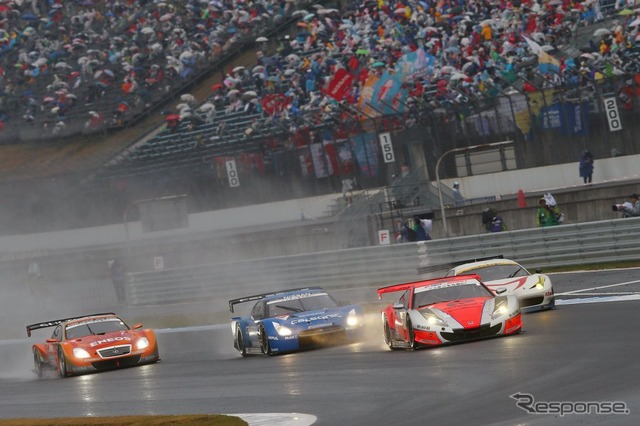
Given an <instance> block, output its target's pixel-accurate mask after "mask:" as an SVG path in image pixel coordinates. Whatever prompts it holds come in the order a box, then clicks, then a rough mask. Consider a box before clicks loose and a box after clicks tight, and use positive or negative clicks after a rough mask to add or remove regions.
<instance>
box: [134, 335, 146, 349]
mask: <svg viewBox="0 0 640 426" xmlns="http://www.w3.org/2000/svg"><path fill="white" fill-rule="evenodd" d="M136 346H137V347H138V349H144V348H147V347H149V339H147V338H146V337H141V338H140V339H139V340H138V344H137V345H136Z"/></svg>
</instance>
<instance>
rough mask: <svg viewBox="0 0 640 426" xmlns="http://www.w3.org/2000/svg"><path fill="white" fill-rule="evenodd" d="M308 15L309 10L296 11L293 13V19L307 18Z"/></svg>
mask: <svg viewBox="0 0 640 426" xmlns="http://www.w3.org/2000/svg"><path fill="white" fill-rule="evenodd" d="M308 14H309V12H308V11H307V10H304V9H300V10H296V11H295V12H293V13H292V14H291V16H293V17H296V16H305V15H308Z"/></svg>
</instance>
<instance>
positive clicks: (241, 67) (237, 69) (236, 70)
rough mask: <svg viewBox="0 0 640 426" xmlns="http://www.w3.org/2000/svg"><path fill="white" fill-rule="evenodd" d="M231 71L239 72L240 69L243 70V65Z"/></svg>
mask: <svg viewBox="0 0 640 426" xmlns="http://www.w3.org/2000/svg"><path fill="white" fill-rule="evenodd" d="M232 71H233V72H240V71H244V67H243V66H239V67H235V68H234V69H233V70H232Z"/></svg>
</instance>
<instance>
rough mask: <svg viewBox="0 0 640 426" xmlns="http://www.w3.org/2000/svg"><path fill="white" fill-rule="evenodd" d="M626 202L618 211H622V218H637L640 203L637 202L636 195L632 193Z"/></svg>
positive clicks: (639, 213) (639, 212)
mask: <svg viewBox="0 0 640 426" xmlns="http://www.w3.org/2000/svg"><path fill="white" fill-rule="evenodd" d="M627 199H628V201H627V202H626V203H624V204H622V205H620V207H621V208H619V209H618V211H622V217H637V216H640V201H638V194H636V193H633V194H631V195H629V197H628V198H627Z"/></svg>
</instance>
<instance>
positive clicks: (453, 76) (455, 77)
mask: <svg viewBox="0 0 640 426" xmlns="http://www.w3.org/2000/svg"><path fill="white" fill-rule="evenodd" d="M467 79H469V76H468V75H466V74H463V73H461V72H456V73H453V74H451V78H450V80H454V81H455V80H467Z"/></svg>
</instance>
